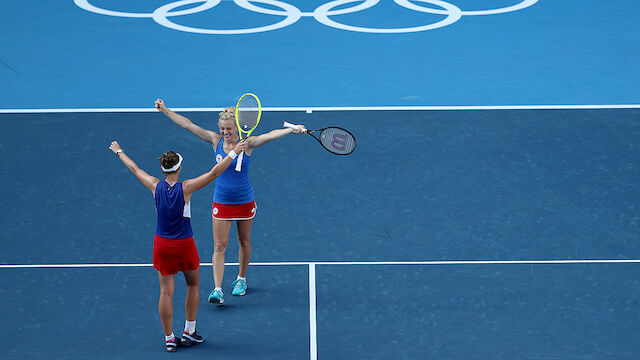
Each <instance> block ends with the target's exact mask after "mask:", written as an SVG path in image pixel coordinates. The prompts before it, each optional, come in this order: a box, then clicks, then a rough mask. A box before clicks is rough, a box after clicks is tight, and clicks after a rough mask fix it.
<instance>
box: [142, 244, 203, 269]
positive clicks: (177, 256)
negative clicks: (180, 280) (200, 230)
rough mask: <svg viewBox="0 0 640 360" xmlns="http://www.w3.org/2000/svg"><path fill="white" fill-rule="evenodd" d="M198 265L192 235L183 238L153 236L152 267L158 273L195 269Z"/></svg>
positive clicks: (196, 251)
mask: <svg viewBox="0 0 640 360" xmlns="http://www.w3.org/2000/svg"><path fill="white" fill-rule="evenodd" d="M199 266H200V256H199V255H198V248H196V243H195V241H193V236H192V237H188V238H185V239H167V238H164V237H162V236H158V235H156V236H154V238H153V268H154V269H156V270H158V271H159V272H160V274H162V275H164V276H166V275H172V274H177V273H179V272H180V271H182V272H186V271H191V270H195V269H197V268H198V267H199Z"/></svg>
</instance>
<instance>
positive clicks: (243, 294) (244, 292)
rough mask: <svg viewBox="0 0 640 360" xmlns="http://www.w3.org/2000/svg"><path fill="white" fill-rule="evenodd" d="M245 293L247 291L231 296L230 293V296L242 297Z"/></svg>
mask: <svg viewBox="0 0 640 360" xmlns="http://www.w3.org/2000/svg"><path fill="white" fill-rule="evenodd" d="M246 293H247V290H245V291H243V292H242V293H241V294H233V293H232V295H233V296H244V294H246Z"/></svg>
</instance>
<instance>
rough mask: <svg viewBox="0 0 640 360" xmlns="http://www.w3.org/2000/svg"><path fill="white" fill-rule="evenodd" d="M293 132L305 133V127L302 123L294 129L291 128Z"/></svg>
mask: <svg viewBox="0 0 640 360" xmlns="http://www.w3.org/2000/svg"><path fill="white" fill-rule="evenodd" d="M293 132H294V133H296V134H306V133H307V128H306V127H304V125H298V126H296V128H295V129H293Z"/></svg>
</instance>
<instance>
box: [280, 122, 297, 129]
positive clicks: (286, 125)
mask: <svg viewBox="0 0 640 360" xmlns="http://www.w3.org/2000/svg"><path fill="white" fill-rule="evenodd" d="M282 126H284V127H288V128H291V129H298V127H300V125H293V124H291V123H288V122H286V121H285V122H284V123H282Z"/></svg>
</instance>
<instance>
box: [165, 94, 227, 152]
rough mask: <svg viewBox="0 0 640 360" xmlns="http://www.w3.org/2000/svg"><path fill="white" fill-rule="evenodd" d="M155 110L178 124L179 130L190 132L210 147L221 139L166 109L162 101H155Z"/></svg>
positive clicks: (216, 134) (212, 132) (217, 135)
mask: <svg viewBox="0 0 640 360" xmlns="http://www.w3.org/2000/svg"><path fill="white" fill-rule="evenodd" d="M156 109H158V111H160V112H162V113H163V114H165V115H167V117H168V118H169V119H171V121H173V122H174V123H176V124H178V126H180V127H181V128H183V129H186V130H189V131H191V133H192V134H193V135H195V136H197V137H199V138H200V139H202V140H204V141H206V142H208V143H210V144H212V145H215V144H217V143H218V141H219V140H220V138H221V136H220V134H218V133H216V132H215V131H211V130H207V129H203V128H201V127H200V126H198V125H196V124H194V123H192V122H191V120H189V119H187V118H186V117H184V116H182V115H180V114H178V113H176V112H174V111H172V110H171V109H169V108H167V106H166V105H165V104H164V101H162V100H161V99H158V100H156Z"/></svg>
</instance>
